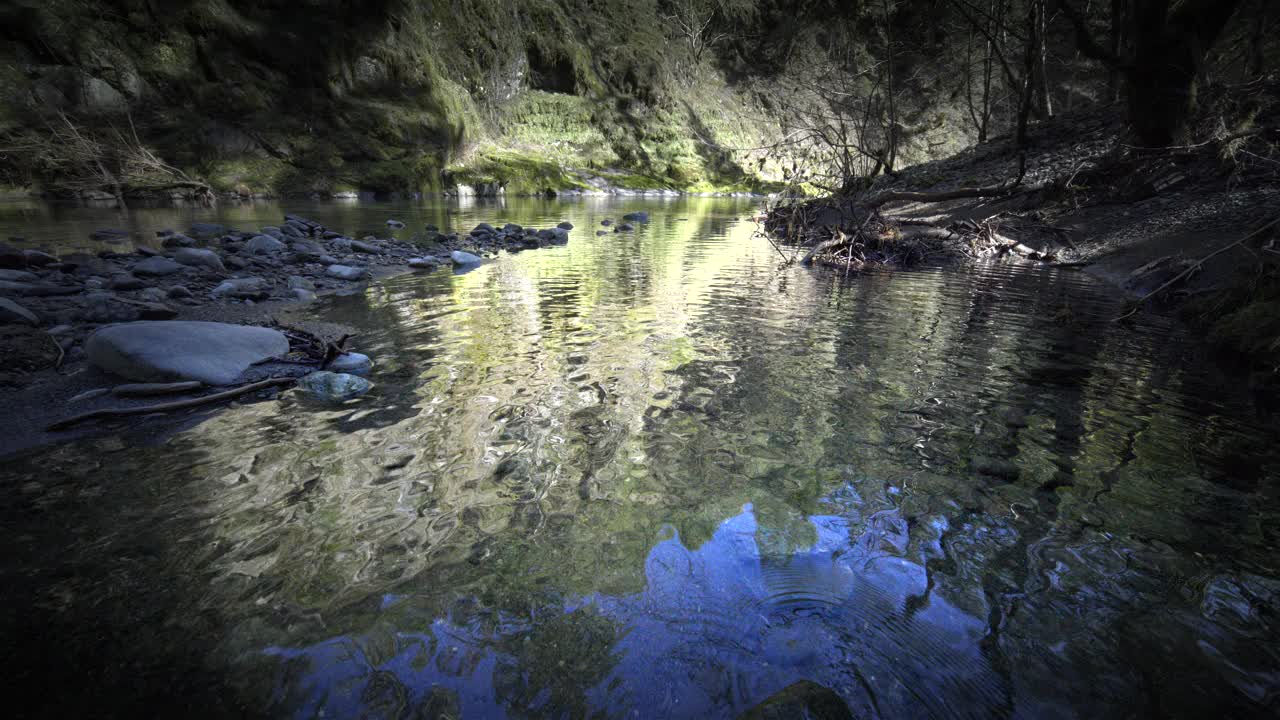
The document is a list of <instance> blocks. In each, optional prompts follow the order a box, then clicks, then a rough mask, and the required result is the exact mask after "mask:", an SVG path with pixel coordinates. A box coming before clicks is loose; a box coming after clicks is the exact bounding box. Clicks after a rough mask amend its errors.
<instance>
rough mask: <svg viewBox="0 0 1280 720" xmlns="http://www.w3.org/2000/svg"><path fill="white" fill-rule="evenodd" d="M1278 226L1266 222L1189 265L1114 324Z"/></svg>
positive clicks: (1279, 219) (1273, 221)
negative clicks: (1210, 262) (1220, 256)
mask: <svg viewBox="0 0 1280 720" xmlns="http://www.w3.org/2000/svg"><path fill="white" fill-rule="evenodd" d="M1277 224H1280V217H1276V218H1272V219H1271V220H1269V221H1267V222H1266V223H1265V224H1264V225H1263V226H1262V227H1260V228H1258V229H1256V230H1254V231H1253V232H1250V233H1249V234H1248V235H1245V236H1244V237H1242V238H1240V239H1239V240H1236V241H1235V242H1233V243H1230V244H1228V245H1223V246H1222V247H1220V248H1218V249H1217V250H1214V251H1213V252H1211V253H1209V254H1208V255H1205V256H1204V257H1202V258H1200V259H1199V260H1196V261H1195V262H1193V263H1191V265H1189V266H1188V267H1187V269H1185V270H1183V271H1182V272H1180V273H1178V274H1177V275H1174V276H1173V277H1171V278H1169V279H1168V280H1167V281H1165V282H1164V284H1162V285H1161V286H1160V287H1158V288H1156V289H1155V290H1152V291H1151V292H1149V293H1147V294H1146V295H1143V296H1142V297H1140V298H1138V299H1137V300H1134V301H1133V309H1132V310H1130V311H1129V312H1127V313H1125V314H1123V315H1121V316H1120V317H1118V318H1114V319H1113V320H1112V322H1117V321H1120V320H1124V319H1125V318H1127V317H1130V316H1132V315H1133V314H1134V313H1136V312H1138V309H1139V308H1141V307H1142V303H1144V302H1146V301H1148V300H1150V299H1151V298H1153V297H1155V296H1156V295H1159V294H1160V293H1162V292H1164V291H1165V290H1168V289H1169V288H1170V287H1172V286H1173V285H1174V284H1175V283H1177V282H1179V281H1181V280H1182V279H1183V278H1185V277H1187V276H1188V275H1190V274H1191V273H1193V272H1195V271H1196V270H1199V269H1200V268H1201V266H1203V265H1204V264H1205V263H1207V262H1209V261H1210V260H1212V259H1213V258H1215V257H1217V256H1219V255H1221V254H1222V253H1224V252H1226V251H1228V250H1230V249H1232V248H1235V247H1239V246H1241V245H1243V244H1244V243H1245V241H1247V240H1250V239H1252V238H1255V237H1257V236H1258V235H1261V234H1262V233H1263V232H1264V231H1265V230H1268V229H1270V228H1272V227H1274V226H1275V225H1277Z"/></svg>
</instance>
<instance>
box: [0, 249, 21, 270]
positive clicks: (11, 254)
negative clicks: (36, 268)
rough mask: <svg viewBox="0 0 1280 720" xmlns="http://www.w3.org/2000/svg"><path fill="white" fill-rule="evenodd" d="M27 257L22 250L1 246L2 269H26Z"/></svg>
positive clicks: (0, 263) (0, 266)
mask: <svg viewBox="0 0 1280 720" xmlns="http://www.w3.org/2000/svg"><path fill="white" fill-rule="evenodd" d="M26 266H27V256H26V255H24V254H23V253H22V251H21V250H19V249H17V248H13V247H9V246H8V245H0V268H24V267H26Z"/></svg>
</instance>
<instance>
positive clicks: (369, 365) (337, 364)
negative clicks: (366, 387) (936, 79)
mask: <svg viewBox="0 0 1280 720" xmlns="http://www.w3.org/2000/svg"><path fill="white" fill-rule="evenodd" d="M326 369H327V370H330V371H332V372H336V373H348V374H350V375H368V374H369V372H370V371H372V370H373V360H371V359H369V356H368V355H365V354H363V353H357V352H346V353H342V354H341V355H339V356H338V357H336V358H334V359H333V360H332V361H330V363H329V367H328V368H326Z"/></svg>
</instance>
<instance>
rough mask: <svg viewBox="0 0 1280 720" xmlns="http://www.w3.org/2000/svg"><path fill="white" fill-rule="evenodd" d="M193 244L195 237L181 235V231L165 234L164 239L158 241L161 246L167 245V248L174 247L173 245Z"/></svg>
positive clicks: (186, 245)
mask: <svg viewBox="0 0 1280 720" xmlns="http://www.w3.org/2000/svg"><path fill="white" fill-rule="evenodd" d="M195 244H196V239H195V238H192V237H187V236H186V235H183V234H182V233H176V234H174V235H168V236H166V237H165V239H163V240H161V241H160V245H162V246H163V247H167V248H174V247H191V246H192V245H195Z"/></svg>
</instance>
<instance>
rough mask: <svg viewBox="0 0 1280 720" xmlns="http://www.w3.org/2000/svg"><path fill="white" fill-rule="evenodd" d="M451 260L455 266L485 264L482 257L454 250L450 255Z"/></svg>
mask: <svg viewBox="0 0 1280 720" xmlns="http://www.w3.org/2000/svg"><path fill="white" fill-rule="evenodd" d="M449 259H450V260H452V261H453V264H454V265H479V264H480V263H481V262H484V261H483V260H482V259H481V258H480V256H478V255H472V254H471V253H469V252H463V251H461V250H454V251H453V252H451V253H449Z"/></svg>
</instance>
